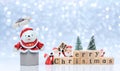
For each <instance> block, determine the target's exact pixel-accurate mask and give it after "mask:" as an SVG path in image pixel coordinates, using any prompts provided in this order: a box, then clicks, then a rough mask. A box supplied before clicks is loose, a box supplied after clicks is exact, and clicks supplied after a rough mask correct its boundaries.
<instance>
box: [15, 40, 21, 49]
mask: <svg viewBox="0 0 120 71" xmlns="http://www.w3.org/2000/svg"><path fill="white" fill-rule="evenodd" d="M14 47H15V48H16V49H17V50H18V49H20V47H21V44H20V42H18V43H17V44H16V45H15V46H14Z"/></svg>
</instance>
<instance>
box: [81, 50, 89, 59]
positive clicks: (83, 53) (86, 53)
mask: <svg viewBox="0 0 120 71" xmlns="http://www.w3.org/2000/svg"><path fill="white" fill-rule="evenodd" d="M88 53H89V52H88V51H80V58H82V59H87V58H88Z"/></svg>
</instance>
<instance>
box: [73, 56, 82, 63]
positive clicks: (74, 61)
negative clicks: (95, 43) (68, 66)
mask: <svg viewBox="0 0 120 71" xmlns="http://www.w3.org/2000/svg"><path fill="white" fill-rule="evenodd" d="M73 64H81V58H80V57H73Z"/></svg>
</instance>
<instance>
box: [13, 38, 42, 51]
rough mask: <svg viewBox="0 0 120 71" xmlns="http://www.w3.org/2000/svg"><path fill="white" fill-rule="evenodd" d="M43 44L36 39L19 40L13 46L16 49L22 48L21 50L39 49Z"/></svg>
mask: <svg viewBox="0 0 120 71" xmlns="http://www.w3.org/2000/svg"><path fill="white" fill-rule="evenodd" d="M43 46H44V44H43V43H41V42H39V41H38V40H37V39H36V40H35V41H34V42H28V43H25V42H24V41H22V40H21V41H20V42H18V43H17V44H16V45H15V46H14V47H15V48H16V49H17V50H20V49H22V50H27V49H31V50H34V49H35V48H38V49H41V48H42V47H43Z"/></svg>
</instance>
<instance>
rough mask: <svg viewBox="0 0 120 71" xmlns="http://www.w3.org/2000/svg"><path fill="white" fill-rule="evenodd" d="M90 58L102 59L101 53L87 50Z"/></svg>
mask: <svg viewBox="0 0 120 71" xmlns="http://www.w3.org/2000/svg"><path fill="white" fill-rule="evenodd" d="M86 52H87V53H88V58H96V57H100V51H99V50H87V51H86Z"/></svg>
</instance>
